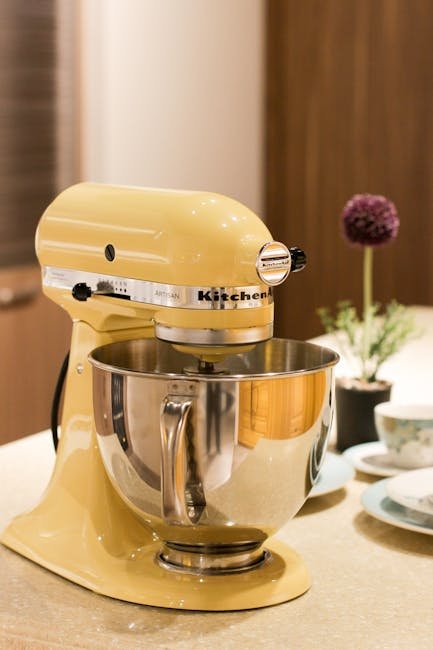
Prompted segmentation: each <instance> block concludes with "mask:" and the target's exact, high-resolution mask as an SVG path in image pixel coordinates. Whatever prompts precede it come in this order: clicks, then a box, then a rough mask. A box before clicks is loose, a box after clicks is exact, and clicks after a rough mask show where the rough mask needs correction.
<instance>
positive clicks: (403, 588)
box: [0, 310, 433, 650]
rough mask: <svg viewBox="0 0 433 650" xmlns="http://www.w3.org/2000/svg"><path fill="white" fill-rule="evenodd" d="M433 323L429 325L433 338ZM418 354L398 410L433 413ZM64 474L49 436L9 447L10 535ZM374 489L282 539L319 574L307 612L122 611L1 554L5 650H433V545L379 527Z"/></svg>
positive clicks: (324, 507)
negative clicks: (410, 405) (409, 404)
mask: <svg viewBox="0 0 433 650" xmlns="http://www.w3.org/2000/svg"><path fill="white" fill-rule="evenodd" d="M432 313H433V310H427V311H425V312H424V311H423V310H420V314H419V316H420V322H421V323H422V324H425V326H426V327H430V325H431V331H432V332H433V317H432ZM427 338H428V337H427ZM430 338H431V339H432V340H433V336H431V337H430ZM410 346H412V348H410V347H409V346H408V347H409V349H406V350H405V351H404V353H401V355H403V361H404V362H405V363H406V368H407V367H408V364H409V367H414V368H415V370H414V372H415V379H414V376H413V374H412V376H410V377H407V371H405V372H404V373H402V372H401V362H402V358H401V357H400V362H399V360H398V359H396V360H394V361H392V362H391V361H390V362H389V364H388V369H390V370H391V371H392V372H391V373H390V375H389V376H390V377H391V378H392V379H393V380H395V381H396V386H395V388H396V398H397V399H399V401H403V398H405V397H406V398H407V399H409V398H408V393H407V391H408V390H412V393H413V395H415V396H416V397H417V398H418V399H417V401H423V400H424V401H425V400H428V401H433V398H432V397H429V395H430V392H431V391H432V390H433V381H431V379H432V370H431V368H430V365H431V359H432V358H433V345H431V341H430V339H429V341H427V342H426V337H425V336H424V335H423V341H421V340H417V341H414V342H412V343H411V344H410ZM413 346H415V349H414V347H413ZM415 353H416V354H415ZM415 357H416V359H415ZM393 364H395V365H394V366H393ZM411 364H415V365H414V366H413V365H412V366H411ZM397 369H399V370H398V372H397ZM399 372H400V376H399V378H398V380H397V379H396V377H397V375H398V374H399ZM429 379H430V381H428V380H429ZM405 381H406V382H407V386H406V388H405V384H404V382H405ZM425 381H428V385H425V384H424V382H425ZM414 383H415V386H414ZM417 385H418V388H417ZM53 463H54V452H53V449H52V445H51V441H50V438H49V435H48V434H47V433H46V432H45V433H40V434H36V435H34V436H30V437H28V438H25V439H22V440H20V441H17V442H14V443H10V444H7V445H4V446H3V447H0V470H1V478H2V481H1V485H2V489H1V491H0V529H2V528H3V526H4V525H6V523H7V522H8V521H9V519H10V518H11V517H13V516H14V515H15V514H18V513H20V512H22V511H23V510H26V509H29V508H30V507H31V506H32V505H33V504H34V503H36V502H37V501H38V499H39V497H40V495H41V493H42V491H43V489H44V487H45V485H46V483H47V481H48V478H49V476H50V473H51V470H52V467H53ZM374 480H375V479H374V478H372V477H368V476H367V475H364V474H359V473H358V474H357V476H356V478H355V480H353V481H351V482H350V483H349V484H348V485H347V486H346V488H343V489H341V490H338V491H337V492H334V493H332V494H329V495H326V496H323V497H318V498H315V499H311V500H309V501H307V503H306V504H305V505H304V507H303V508H302V510H301V511H300V513H299V514H298V515H297V516H296V517H295V519H293V520H292V521H291V522H289V523H288V524H287V525H286V526H285V527H284V528H283V529H282V530H281V531H280V533H279V535H278V536H279V537H280V538H281V539H282V540H284V541H286V542H287V543H288V544H290V545H291V546H292V547H293V548H295V549H296V550H297V551H298V552H299V553H301V554H302V556H303V557H304V559H305V560H306V562H307V563H308V566H309V568H310V571H311V574H312V577H313V585H312V587H311V589H310V591H309V592H307V593H306V594H305V595H304V596H301V597H300V598H298V599H297V600H294V601H291V602H288V603H284V604H282V605H277V606H275V607H269V608H264V609H259V610H249V611H245V612H228V613H202V612H184V611H176V610H164V609H158V608H151V607H145V606H140V605H133V604H128V603H124V602H119V601H115V600H112V599H110V598H106V597H104V596H99V595H97V594H94V593H92V592H90V591H87V590H86V589H83V588H81V587H78V586H76V585H74V584H72V583H70V582H68V581H67V580H64V579H62V578H60V577H58V576H56V575H54V574H52V573H50V572H48V571H46V570H45V569H43V568H41V567H39V566H37V565H35V564H33V563H31V562H29V561H28V560H26V559H24V558H22V557H21V556H19V555H16V554H15V553H13V552H12V551H10V550H8V549H6V548H5V547H2V546H0V648H1V649H3V648H4V649H8V650H15V649H20V650H27V649H29V650H40V649H42V648H57V647H62V648H91V649H92V650H93V649H94V650H99V649H101V650H110V649H113V648H116V649H117V648H119V649H122V650H129V649H133V648H148V647H152V648H167V649H168V648H177V649H179V650H181V649H182V650H186V649H188V650H192V649H195V648H204V649H206V648H224V649H229V648H272V649H279V648H281V649H283V648H294V649H296V650H304V649H305V650H310V649H315V648H317V649H320V650H326V649H328V648H329V649H332V650H336V649H340V648H341V649H346V648H351V649H352V648H353V649H355V650H357V649H359V650H370V649H371V650H373V649H374V650H378V649H381V650H382V649H383V650H388V649H389V650H399V649H402V650H403V649H405V650H406V649H409V648H416V650H423V649H424V648H425V649H426V650H427V648H428V649H429V650H430V648H431V647H432V638H433V637H432V623H433V538H432V537H429V536H426V535H422V534H420V533H414V532H410V531H406V530H401V529H397V528H394V527H392V526H389V525H387V524H384V523H382V522H380V521H377V520H375V519H373V518H371V517H370V516H369V515H367V514H366V513H365V512H364V511H363V509H362V507H361V504H360V495H361V493H362V492H363V490H364V489H366V487H368V485H369V484H370V483H371V482H373V481H374Z"/></svg>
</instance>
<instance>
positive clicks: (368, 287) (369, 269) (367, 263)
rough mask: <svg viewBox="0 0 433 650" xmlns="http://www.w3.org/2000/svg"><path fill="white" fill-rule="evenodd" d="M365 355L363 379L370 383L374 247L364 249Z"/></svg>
mask: <svg viewBox="0 0 433 650" xmlns="http://www.w3.org/2000/svg"><path fill="white" fill-rule="evenodd" d="M363 280H364V354H363V360H362V361H363V364H362V366H363V367H362V378H363V379H365V380H367V381H368V372H367V362H368V358H369V354H370V340H371V307H372V304H373V247H372V246H365V247H364V277H363Z"/></svg>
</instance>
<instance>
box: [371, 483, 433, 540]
mask: <svg viewBox="0 0 433 650" xmlns="http://www.w3.org/2000/svg"><path fill="white" fill-rule="evenodd" d="M388 481H389V479H384V480H383V481H377V483H373V484H372V485H370V487H368V488H367V489H366V490H365V492H364V493H363V495H362V497H361V503H362V505H363V507H364V510H365V511H366V512H368V514H369V515H371V516H372V517H375V518H376V519H379V520H380V521H384V522H385V523H387V524H391V525H392V526H397V528H405V529H406V530H413V531H415V532H417V533H424V534H425V535H433V516H432V515H423V514H421V513H420V512H416V511H415V510H411V509H410V508H405V507H404V506H401V505H400V504H398V503H395V501H392V500H391V499H390V498H389V497H388V496H387V493H386V487H387V483H388Z"/></svg>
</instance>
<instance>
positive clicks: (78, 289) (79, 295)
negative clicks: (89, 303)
mask: <svg viewBox="0 0 433 650" xmlns="http://www.w3.org/2000/svg"><path fill="white" fill-rule="evenodd" d="M91 295H92V290H91V288H90V287H89V285H88V284H86V283H85V282H78V283H77V284H75V285H74V286H73V287H72V296H73V298H75V300H79V301H80V302H85V301H86V300H87V298H90V296H91Z"/></svg>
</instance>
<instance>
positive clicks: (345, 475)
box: [309, 452, 355, 498]
mask: <svg viewBox="0 0 433 650" xmlns="http://www.w3.org/2000/svg"><path fill="white" fill-rule="evenodd" d="M354 476H355V472H354V469H353V467H352V465H350V463H348V462H347V460H345V459H344V458H343V457H342V456H337V454H332V453H331V452H328V453H327V454H326V456H325V460H324V461H323V466H322V468H321V470H320V473H319V477H318V479H317V483H316V485H315V486H314V487H313V489H312V490H311V492H310V494H309V498H311V497H321V496H323V495H324V494H329V492H335V490H339V489H340V488H342V487H343V486H344V485H345V484H346V483H347V482H348V481H350V480H351V479H352V478H353V477H354Z"/></svg>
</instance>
